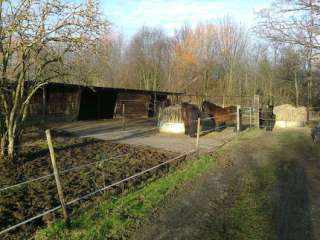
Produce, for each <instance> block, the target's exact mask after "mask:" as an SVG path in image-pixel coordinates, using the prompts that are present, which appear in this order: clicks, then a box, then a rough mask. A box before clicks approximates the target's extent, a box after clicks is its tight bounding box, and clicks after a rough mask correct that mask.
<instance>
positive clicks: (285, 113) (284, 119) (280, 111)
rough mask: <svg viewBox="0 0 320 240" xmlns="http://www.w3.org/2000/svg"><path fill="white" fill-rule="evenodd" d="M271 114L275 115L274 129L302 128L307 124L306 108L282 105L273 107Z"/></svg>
mask: <svg viewBox="0 0 320 240" xmlns="http://www.w3.org/2000/svg"><path fill="white" fill-rule="evenodd" d="M273 113H274V114H275V115H276V125H275V126H276V127H280V128H288V127H303V126H304V125H305V123H306V122H307V108H306V107H294V106H292V105H290V104H284V105H280V106H277V107H274V109H273Z"/></svg>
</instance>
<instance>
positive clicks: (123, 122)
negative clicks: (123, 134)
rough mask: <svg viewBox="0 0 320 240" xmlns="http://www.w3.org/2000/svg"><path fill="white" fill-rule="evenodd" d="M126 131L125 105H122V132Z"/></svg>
mask: <svg viewBox="0 0 320 240" xmlns="http://www.w3.org/2000/svg"><path fill="white" fill-rule="evenodd" d="M125 129H126V116H125V104H124V103H123V104H122V130H125Z"/></svg>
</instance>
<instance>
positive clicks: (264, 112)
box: [259, 104, 276, 131]
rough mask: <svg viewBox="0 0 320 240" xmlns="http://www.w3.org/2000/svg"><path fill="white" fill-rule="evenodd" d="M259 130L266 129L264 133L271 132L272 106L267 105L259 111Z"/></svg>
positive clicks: (273, 117)
mask: <svg viewBox="0 0 320 240" xmlns="http://www.w3.org/2000/svg"><path fill="white" fill-rule="evenodd" d="M259 118H260V119H259V125H260V128H266V131H272V130H273V128H274V125H275V122H276V121H275V118H276V117H275V115H274V114H273V105H271V104H267V105H266V106H264V107H263V108H260V109H259Z"/></svg>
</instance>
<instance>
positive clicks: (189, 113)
mask: <svg viewBox="0 0 320 240" xmlns="http://www.w3.org/2000/svg"><path fill="white" fill-rule="evenodd" d="M181 109H182V120H183V122H184V126H185V134H186V135H189V136H190V137H196V136H197V120H198V118H199V117H200V113H201V112H200V109H199V108H198V107H197V106H196V105H194V104H190V103H187V102H184V103H182V104H181Z"/></svg>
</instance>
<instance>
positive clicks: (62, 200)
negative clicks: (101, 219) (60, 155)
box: [46, 129, 69, 223]
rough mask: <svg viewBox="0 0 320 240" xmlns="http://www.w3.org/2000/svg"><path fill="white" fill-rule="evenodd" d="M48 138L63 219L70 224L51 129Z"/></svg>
mask: <svg viewBox="0 0 320 240" xmlns="http://www.w3.org/2000/svg"><path fill="white" fill-rule="evenodd" d="M46 136H47V142H48V147H49V151H50V158H51V163H52V168H53V174H54V178H55V181H56V185H57V190H58V195H59V199H60V203H61V208H62V212H63V217H64V220H65V222H66V223H68V222H69V216H68V212H67V208H66V205H65V200H64V195H63V190H62V185H61V182H60V177H59V171H58V167H57V163H56V157H55V154H54V149H53V144H52V139H51V133H50V130H49V129H47V130H46Z"/></svg>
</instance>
